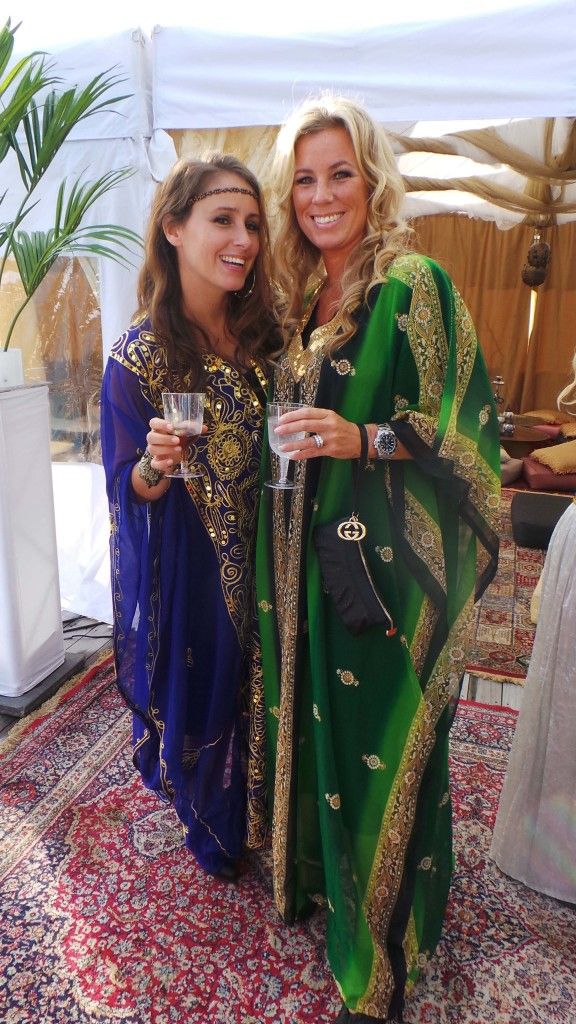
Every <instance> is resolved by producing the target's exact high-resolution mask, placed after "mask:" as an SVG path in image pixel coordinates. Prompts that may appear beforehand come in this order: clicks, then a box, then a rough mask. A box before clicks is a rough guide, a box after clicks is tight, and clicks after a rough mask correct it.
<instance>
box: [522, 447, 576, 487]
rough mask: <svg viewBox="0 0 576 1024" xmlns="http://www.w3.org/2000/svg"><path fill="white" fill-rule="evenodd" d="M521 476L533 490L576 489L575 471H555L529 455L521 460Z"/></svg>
mask: <svg viewBox="0 0 576 1024" xmlns="http://www.w3.org/2000/svg"><path fill="white" fill-rule="evenodd" d="M522 476H523V477H524V480H525V481H526V483H527V484H528V487H530V489H531V490H533V491H572V492H574V491H576V473H555V472H554V470H552V469H549V467H548V466H544V465H543V464H542V463H541V462H538V461H537V460H536V459H533V458H532V457H531V456H530V455H527V456H526V458H525V459H524V460H523V466H522Z"/></svg>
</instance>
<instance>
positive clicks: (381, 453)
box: [374, 423, 398, 459]
mask: <svg viewBox="0 0 576 1024" xmlns="http://www.w3.org/2000/svg"><path fill="white" fill-rule="evenodd" d="M397 444H398V438H397V437H396V434H395V433H394V431H393V430H392V427H391V426H390V424H389V423H379V424H378V426H377V427H376V437H375V438H374V447H375V449H376V455H377V457H378V458H379V459H391V458H392V456H393V455H394V452H395V451H396V445H397Z"/></svg>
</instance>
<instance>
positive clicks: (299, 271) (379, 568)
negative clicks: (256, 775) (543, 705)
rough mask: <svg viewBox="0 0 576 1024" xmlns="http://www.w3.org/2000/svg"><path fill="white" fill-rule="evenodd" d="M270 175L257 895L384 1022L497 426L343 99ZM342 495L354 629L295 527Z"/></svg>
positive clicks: (479, 371) (362, 129) (492, 491)
mask: <svg viewBox="0 0 576 1024" xmlns="http://www.w3.org/2000/svg"><path fill="white" fill-rule="evenodd" d="M275 189H276V195H277V196H278V197H279V222H280V223H279V234H278V237H277V241H276V246H275V254H276V270H275V276H276V280H277V281H278V283H279V286H280V289H281V299H282V303H281V316H282V320H283V326H284V333H285V338H286V346H285V350H284V352H283V354H282V355H281V357H280V359H279V363H278V368H277V371H276V373H275V383H274V397H275V399H276V400H277V401H296V402H300V403H303V404H304V405H305V409H304V411H293V412H290V413H288V414H285V415H284V417H283V418H282V419H281V420H280V425H279V427H278V429H277V433H278V436H279V437H282V435H283V434H286V433H288V434H294V433H298V432H300V434H301V439H300V440H294V439H291V440H290V442H289V443H286V444H284V446H283V447H284V450H285V451H290V452H291V454H292V457H293V460H294V463H295V468H294V478H295V479H294V483H295V484H296V487H295V489H294V490H293V491H292V492H291V496H290V497H285V495H284V493H283V492H279V491H272V490H268V489H267V488H264V499H263V502H262V506H261V515H260V523H259V536H258V555H257V569H258V599H259V611H260V628H261V636H262V645H263V658H264V678H265V691H266V703H267V710H268V715H267V724H268V741H269V742H268V754H269V775H270V780H271V790H272V794H273V813H274V828H273V869H274V888H275V898H276V902H277V905H278V908H279V910H280V913H281V914H282V916H283V917H284V919H285V920H286V921H293V920H294V919H296V918H298V917H299V916H302V915H304V914H306V913H307V912H309V910H310V908H311V907H312V906H313V905H314V904H315V903H317V902H322V903H323V904H325V906H326V907H327V922H328V925H327V929H328V930H327V943H328V956H329V960H330V964H331V967H332V970H333V972H334V975H335V979H336V982H337V984H338V989H339V992H340V994H341V996H342V1000H343V1005H342V1008H341V1010H340V1012H339V1014H338V1017H337V1020H338V1022H344V1021H350V1022H356V1024H360V1022H363V1021H367V1022H373V1021H374V1020H378V1021H383V1020H395V1021H399V1020H401V1019H402V1013H403V1006H404V995H405V990H406V985H407V983H408V982H411V981H413V980H414V979H415V978H416V977H417V975H418V972H419V969H420V967H421V966H422V964H423V963H424V962H425V960H426V959H427V957H429V956H431V954H432V953H433V950H434V947H435V945H436V943H437V941H438V937H439V934H440V930H441V927H442V920H443V915H444V908H445V904H446V899H447V894H448V889H449V885H450V875H451V870H452V851H451V810H450V792H449V780H448V756H447V751H448V730H449V727H450V723H451V720H452V717H453V713H454V708H455V705H456V700H457V697H458V692H459V685H460V680H461V676H462V672H463V668H464V659H465V647H466V640H467V637H468V636H469V632H470V618H471V614H472V606H473V602H474V600H475V599H477V598H478V597H479V596H480V594H481V593H482V591H483V589H484V587H485V586H486V585H487V583H488V582H489V580H490V579H491V577H492V575H493V573H494V570H495V566H496V560H497V550H498V541H497V536H496V533H495V523H496V521H497V514H498V495H499V471H500V461H499V438H498V423H497V418H496V414H495V409H494V405H493V400H492V394H491V388H490V385H489V382H488V379H487V376H486V372H485V368H484V364H483V361H482V357H481V355H480V350H479V347H478V343H477V340H476V335H475V333H474V328H473V325H472V323H471V320H470V317H469V314H468V312H467V310H466V308H465V307H464V304H463V303H462V300H461V299H460V296H459V295H458V293H457V292H456V290H455V289H454V287H453V285H452V283H451V281H450V279H449V278H448V276H447V275H446V274H445V273H444V271H443V270H442V269H441V268H440V267H439V266H437V265H436V264H435V263H434V262H433V261H431V260H429V259H426V258H424V257H422V256H419V255H417V254H415V253H413V252H412V251H411V244H410V232H409V230H408V228H407V226H406V224H405V223H404V222H403V221H402V218H401V206H402V198H403V186H402V180H401V178H400V176H399V174H398V171H397V168H396V164H395V160H394V155H393V153H392V150H391V148H390V145H389V143H388V141H387V139H386V137H385V135H384V133H383V132H382V131H381V129H380V128H379V127H378V126H377V125H376V124H375V123H374V121H373V120H372V118H371V117H370V116H369V115H368V114H367V113H366V111H365V110H363V109H362V108H361V107H359V106H358V105H357V104H355V103H352V102H350V101H348V100H344V99H341V98H338V97H324V98H322V99H321V100H319V101H311V102H309V103H307V104H305V105H304V106H303V107H301V108H300V109H299V110H297V111H296V112H295V114H294V115H293V116H292V117H291V118H290V119H289V120H288V122H287V123H286V124H285V125H284V127H283V128H282V130H281V131H280V134H279V138H278V151H277V158H276V181H275ZM356 467H359V468H358V476H359V482H358V485H357V487H356V485H355V483H354V481H355V478H356ZM266 471H267V472H269V470H268V468H267V467H266ZM353 512H354V513H357V518H358V520H359V521H360V522H361V523H362V524H363V526H364V527H365V528H366V537H365V539H364V540H363V542H362V544H363V556H364V559H365V567H366V568H367V569H368V570H369V572H370V573H371V576H372V580H373V583H374V586H375V589H376V593H377V597H376V602H377V604H378V603H379V604H380V606H384V607H385V608H386V609H387V613H384V612H383V611H382V614H381V616H380V618H381V622H380V623H378V622H374V620H373V619H372V618H371V617H369V620H368V621H365V622H364V623H363V626H361V627H360V631H359V632H354V633H353V632H351V631H350V628H349V627H350V614H349V613H350V605H352V606H354V604H355V591H354V580H353V579H348V578H347V575H348V574H346V573H344V574H341V579H340V584H346V585H347V584H348V583H351V584H352V585H351V587H350V588H348V590H349V592H348V594H347V595H345V601H349V604H348V608H345V607H343V602H341V599H340V598H341V595H340V596H339V595H338V594H336V592H335V590H332V593H327V592H326V591H327V586H328V583H327V579H326V575H325V576H324V578H323V575H322V571H321V566H320V562H319V558H318V553H317V549H316V543H317V538H318V534H317V533H316V532H315V531H316V528H317V527H320V526H322V525H324V524H328V523H331V522H332V521H338V520H339V519H340V520H347V521H348V525H347V527H346V529H347V530H349V529H350V525H349V524H350V522H352V524H355V523H356V520H355V519H354V517H352V513H353ZM356 525H357V524H356ZM354 529H356V526H354ZM343 543H350V542H344V541H343ZM352 543H354V542H352ZM362 571H364V570H362ZM344 589H345V588H344ZM344 603H345V602H344ZM375 614H376V619H378V612H377V611H376V613H375ZM342 616H344V619H343V618H342ZM344 620H345V621H348V623H349V625H348V626H347V625H345V624H344ZM370 623H373V624H370ZM357 625H358V623H357V622H356V624H355V626H354V628H356V626H357Z"/></svg>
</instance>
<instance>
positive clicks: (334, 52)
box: [152, 0, 576, 129]
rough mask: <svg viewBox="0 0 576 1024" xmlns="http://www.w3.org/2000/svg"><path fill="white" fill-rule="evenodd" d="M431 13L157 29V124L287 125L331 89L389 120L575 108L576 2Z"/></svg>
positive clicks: (524, 114)
mask: <svg viewBox="0 0 576 1024" xmlns="http://www.w3.org/2000/svg"><path fill="white" fill-rule="evenodd" d="M462 7H463V8H464V9H465V5H464V4H463V5H462ZM462 7H461V10H462ZM503 7H504V8H505V7H506V5H503ZM286 16H287V17H289V10H287V11H286ZM429 17H430V20H427V21H422V22H419V23H410V22H408V23H407V22H403V20H402V19H403V15H402V13H401V12H397V13H396V14H395V15H392V14H388V13H387V14H386V15H385V16H383V17H382V21H385V23H384V24H382V23H381V24H378V25H375V26H373V27H371V28H366V29H363V30H347V31H337V30H333V29H330V30H326V31H317V32H314V33H305V32H303V31H302V29H301V28H300V29H299V30H298V29H297V30H296V31H295V32H294V34H286V35H285V36H284V37H282V38H280V37H277V36H272V35H269V36H266V35H256V34H246V35H242V34H238V33H236V34H233V35H231V34H226V33H225V32H223V31H222V30H221V29H220V30H219V31H218V32H216V31H213V32H206V31H198V30H197V29H195V28H185V27H178V28H156V29H155V30H154V33H153V50H152V53H153V67H154V79H153V81H154V88H153V108H154V126H155V127H156V128H165V129H169V128H215V127H232V126H242V125H272V124H280V123H281V122H282V121H283V120H284V118H285V116H286V114H287V113H288V112H289V111H290V110H291V109H292V107H293V105H294V104H295V103H296V102H298V101H299V100H301V99H303V98H304V97H305V96H306V95H308V94H309V93H311V92H312V93H317V92H318V91H319V90H321V89H323V88H326V87H330V88H333V89H335V90H336V91H341V92H344V93H346V94H348V95H354V96H355V97H356V98H358V99H359V100H361V101H362V102H363V103H365V105H366V106H367V107H368V109H369V110H370V112H371V113H372V114H373V116H374V117H375V118H376V119H377V120H379V121H382V122H384V123H390V122H393V121H421V120H453V119H456V118H460V119H462V118H466V119H471V118H491V119H492V118H512V117H542V116H544V117H547V116H555V115H556V116H559V115H571V114H574V112H575V111H576V62H575V60H574V57H575V51H576V47H575V42H576V18H575V10H574V3H573V0H547V2H536V3H526V4H525V5H522V6H521V7H513V8H512V9H503V10H500V11H488V12H487V13H485V14H480V15H478V14H477V15H474V16H470V17H466V16H462V14H461V15H460V17H458V18H454V17H449V18H446V17H444V18H442V17H440V18H438V17H435V18H433V15H432V14H430V16H429Z"/></svg>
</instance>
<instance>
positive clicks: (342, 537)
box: [313, 424, 396, 636]
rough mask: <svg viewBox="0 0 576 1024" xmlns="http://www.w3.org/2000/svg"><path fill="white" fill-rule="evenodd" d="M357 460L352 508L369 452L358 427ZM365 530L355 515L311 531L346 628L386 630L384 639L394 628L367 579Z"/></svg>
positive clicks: (327, 584) (353, 630)
mask: <svg viewBox="0 0 576 1024" xmlns="http://www.w3.org/2000/svg"><path fill="white" fill-rule="evenodd" d="M360 438H361V452H360V459H359V460H358V462H357V464H356V466H355V467H354V494H353V499H354V506H355V507H356V504H357V500H356V499H357V494H358V484H359V476H360V465H361V464H362V463H364V462H365V460H366V455H367V452H368V435H367V433H366V427H365V426H364V425H363V424H362V425H360ZM365 536H366V527H365V526H364V524H363V523H361V522H360V520H359V519H358V516H357V515H356V512H352V514H351V515H350V516H349V517H348V518H347V519H339V520H337V521H335V522H332V523H323V524H322V525H321V526H316V527H314V533H313V540H314V547H315V548H316V554H317V555H318V561H319V562H320V571H321V573H322V580H323V583H324V587H325V589H326V591H327V592H328V593H329V594H330V597H331V598H332V600H333V602H334V607H335V608H336V611H337V612H338V615H339V616H340V618H341V619H342V622H343V623H344V625H345V626H346V628H347V629H348V630H349V631H350V632H351V633H353V634H354V635H357V634H358V633H362V632H363V631H364V630H365V629H368V628H369V627H370V626H385V627H386V636H394V634H395V633H396V626H395V625H394V622H393V620H392V616H391V615H390V612H389V611H388V609H387V608H386V605H385V604H384V602H383V601H382V600H381V598H380V595H379V594H378V591H377V589H376V586H375V584H374V580H373V579H372V576H371V575H370V570H369V568H368V563H367V561H366V558H365V555H364V551H363V550H362V541H363V539H364V537H365Z"/></svg>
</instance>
